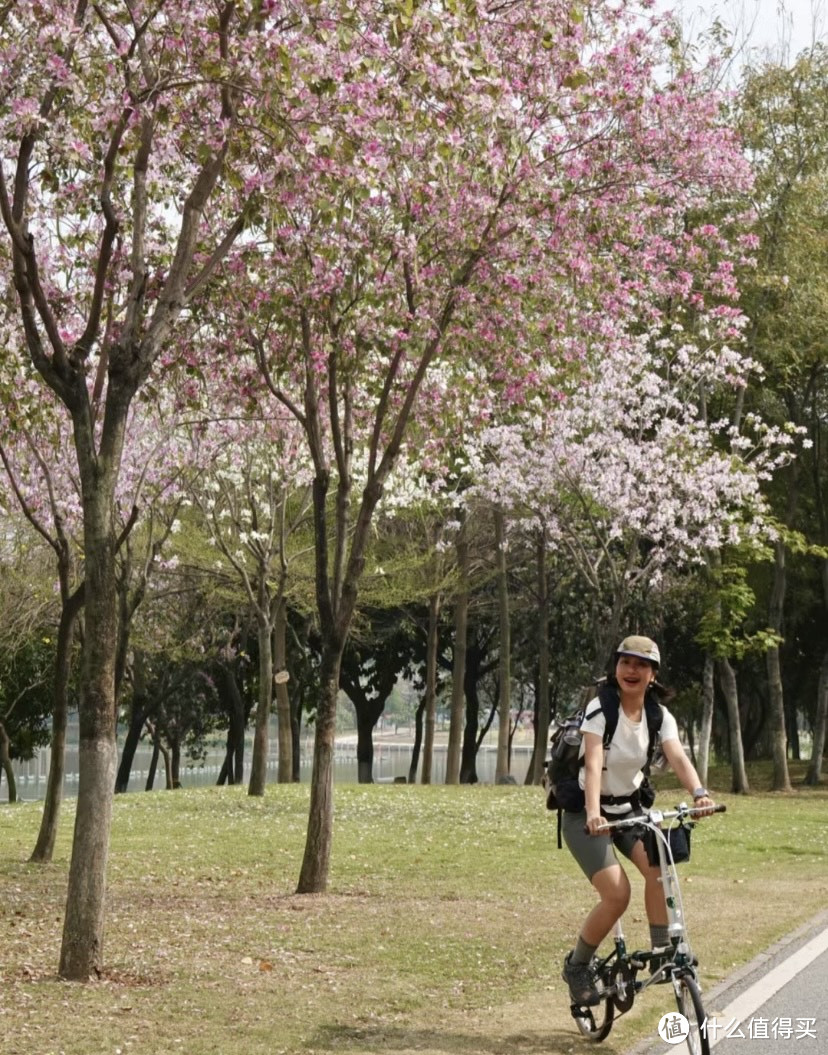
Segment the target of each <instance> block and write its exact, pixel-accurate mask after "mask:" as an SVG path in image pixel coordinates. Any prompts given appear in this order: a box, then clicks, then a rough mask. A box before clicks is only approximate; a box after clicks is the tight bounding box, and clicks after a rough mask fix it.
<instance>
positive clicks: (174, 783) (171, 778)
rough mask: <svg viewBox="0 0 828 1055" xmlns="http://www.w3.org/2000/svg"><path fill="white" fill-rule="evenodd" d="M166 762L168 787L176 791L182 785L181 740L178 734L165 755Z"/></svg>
mask: <svg viewBox="0 0 828 1055" xmlns="http://www.w3.org/2000/svg"><path fill="white" fill-rule="evenodd" d="M162 751H163V748H162ZM164 762H165V763H166V766H167V788H168V789H172V790H173V791H174V790H176V789H177V788H180V787H181V741H180V740H179V739H178V737H177V736H176V738H175V740H173V742H172V743H171V744H170V750H169V753H168V754H165V755H164Z"/></svg>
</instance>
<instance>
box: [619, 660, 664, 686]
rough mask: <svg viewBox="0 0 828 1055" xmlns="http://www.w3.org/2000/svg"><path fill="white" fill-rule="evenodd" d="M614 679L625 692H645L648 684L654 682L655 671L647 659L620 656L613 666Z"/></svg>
mask: <svg viewBox="0 0 828 1055" xmlns="http://www.w3.org/2000/svg"><path fill="white" fill-rule="evenodd" d="M615 677H616V679H617V681H618V684H619V685H620V686H621V688H622V689H624V690H625V691H626V692H636V693H637V692H646V690H647V688H648V687H649V685H650V683H651V682H653V681H655V670H654V669H653V665H652V663H650V661H649V660H647V659H640V658H639V657H638V656H623V655H622V656H619V657H618V662H617V663H616V664H615Z"/></svg>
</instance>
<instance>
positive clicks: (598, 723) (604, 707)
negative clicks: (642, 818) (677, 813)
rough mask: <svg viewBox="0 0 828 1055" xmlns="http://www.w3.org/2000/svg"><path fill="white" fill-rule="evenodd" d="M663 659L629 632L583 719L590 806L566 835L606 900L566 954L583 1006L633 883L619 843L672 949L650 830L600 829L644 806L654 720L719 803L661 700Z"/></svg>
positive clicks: (653, 928)
mask: <svg viewBox="0 0 828 1055" xmlns="http://www.w3.org/2000/svg"><path fill="white" fill-rule="evenodd" d="M660 662H661V656H660V654H659V650H658V646H657V645H656V643H655V642H654V641H652V640H651V639H650V638H648V637H639V636H633V637H627V638H625V639H624V640H623V641H622V642H621V644H620V645H619V646H618V649H617V651H616V653H615V656H614V674H613V676H611V677H610V678H608V679H607V683H606V685H605V686H604V687H603V688H602V690H601V693H600V694H599V696H597V697H596V698H595V699H594V700H592V701H591V702H590V703H589V704H587V707H586V709H585V713H584V720H583V723H582V724H581V733H582V738H581V757H582V760H583V765H582V766H581V767H580V773H579V784H580V787H581V788H582V789H583V792H584V802H585V805H584V809H582V810H580V811H578V812H575V811H566V812H565V813H564V814H563V837H564V840H565V842H566V845H567V846H568V847H569V850H570V852H571V853H572V856H573V857H574V858H575V860H576V861H577V862H578V864H579V865H580V866H581V868H582V870H583V871H584V873H585V874H586V876H587V878H588V879H589V880H590V882H591V883H592V885H593V886H594V887H595V890H596V892H597V894H598V897H599V899H600V900H599V902H598V904H597V905H596V906H595V907H594V908H593V909H592V911H591V912H590V913H589V915H588V916H587V918H586V920H585V922H584V924H583V926H582V927H581V931H580V934H579V935H578V941H577V944H576V945H575V948H574V949H573V950H572V951H571V952H569V953H568V954H567V956H566V958H565V960H564V969H563V979H564V981H565V982H566V983H567V984H568V986H569V991H570V994H571V996H572V1001H573V1003H575V1004H578V1005H581V1006H583V1005H587V1006H590V1005H594V1004H597V1003H598V1002H599V1001H600V995H599V992H598V989H597V988H596V986H595V979H594V977H593V974H592V971H591V968H590V963H591V961H592V957H593V955H594V954H595V951H596V950H597V948H598V946H599V945H600V944H601V942H602V941H603V940H604V938H605V937H606V936H607V935H608V934H609V932H610V931H611V930H612V928H613V926H614V924H615V922H616V920H618V919H620V918H621V916H622V915H623V914H624V911H625V910H626V908H627V905H628V904H629V901H630V882H629V879H628V878H627V875H626V873H625V872H624V869H623V868H622V867H621V865H620V863H619V861H618V858H617V856H616V853H615V850H616V849H618V850H620V851H621V853H622V854H623V855H624V856H625V857H627V858H629V860H630V861H632V863H633V864H634V865H635V866H636V868H638V870H639V871H640V872H641V874H642V875H643V876H644V884H645V885H644V904H645V908H646V911H647V919H648V921H649V924H650V942H651V945H652V949H653V951H654V952H656V953H658V952H661V951H662V950H664V951H666V949H667V947H668V935H667V906H666V904H665V901H664V893H663V890H662V887H661V883H660V882H659V879H660V875H661V873H660V870H659V868H658V866H657V865H651V864H650V861H649V859H648V856H647V851H646V847H645V844H644V841H643V837H644V831H643V830H642V831H641V832H639V831H638V830H637V829H635V828H633V829H625V830H622V831H620V832H618V833H616V834H613V835H609V834H607V832H606V831H604V832H601V831H600V829H601V828H602V827H605V825H606V823H607V821H606V818H610V819H618V818H619V817H622V816H626V815H629V814H630V813H631V812H632V811H635V812H639V813H640V812H641V805H642V794H643V793H644V791H645V788H642V785H643V784H644V780H645V773H644V772H643V770H644V769H645V768H646V767H647V764H648V754H651V752H652V744H651V735H652V732H651V725H652V726H654V727H656V728H657V730H658V731H657V733H656V735H655V740H656V743H657V745H658V746H660V748H661V751H662V752H663V755H664V758H665V760H666V762H667V763H668V764H669V766H670V768H671V769H672V770H673V772H674V773H675V774H676V776H677V777H678V779H679V781H680V783H681V784H682V786H683V787H684V788H686V789H687V791H688V793H689V794H690V795H692V796H693V803H694V805H695V806H697V807H710V810H711V812H712V809H713V807H714V802H713V800H712V799H711V798H710V796H709V795H708V793H707V789H706V788H704V787H703V786H702V783H701V780H700V779H699V775H698V773H697V772H696V769H695V767H694V766H693V764H692V762H691V761H690V759H689V758H688V757H687V755H686V753H685V751H684V748H683V747H682V745H681V741H680V740H679V734H678V727H677V725H676V720H675V718H674V717H673V716H672V714H670V712H669V711H668V710H667V708H666V707H664V705H663V704H662V703H661V700H662V699H663V698H665V696H667V692H666V690H665V689H664V688H663V687H661V686H659V685H658V684H657V683H656V674H657V672H658V668H659V664H660ZM613 707H615V708H616V709H617V725H616V727H615V731H614V732H613V734H612V737H611V739H610V740H609V743H608V745H607V747H606V749H605V747H604V740H605V733H606V731H607V728H606V727H607V712H608V710H610V709H611V708H613ZM612 713H616V712H612ZM653 715H654V717H653ZM644 804H645V805H647V804H648V803H647V802H646V801H645V802H644ZM658 966H659V962H658V960H657V959H655V960H653V961H652V962H651V970H657V969H658Z"/></svg>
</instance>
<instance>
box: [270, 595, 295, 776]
mask: <svg viewBox="0 0 828 1055" xmlns="http://www.w3.org/2000/svg"><path fill="white" fill-rule="evenodd" d="M286 635H287V601H286V600H285V598H284V596H282V594H281V593H280V595H279V596H278V597H277V599H276V604H275V612H274V619H273V664H274V668H275V674H274V680H275V682H276V718H277V722H278V729H279V768H278V771H277V778H276V779H277V781H278V782H279V783H280V784H290V783H291V781H292V780H293V728H292V722H291V713H290V695H289V692H288V683H287V681H284V680H283V678H284V676H285V675H287V646H286V643H285V638H286Z"/></svg>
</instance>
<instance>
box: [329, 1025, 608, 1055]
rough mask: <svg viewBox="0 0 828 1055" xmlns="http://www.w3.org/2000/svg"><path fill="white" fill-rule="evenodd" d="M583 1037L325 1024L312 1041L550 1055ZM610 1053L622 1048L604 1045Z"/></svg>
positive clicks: (377, 1048)
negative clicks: (495, 1035)
mask: <svg viewBox="0 0 828 1055" xmlns="http://www.w3.org/2000/svg"><path fill="white" fill-rule="evenodd" d="M578 1039H579V1037H578V1033H577V1031H576V1030H575V1027H574V1026H573V1028H572V1030H569V1031H567V1030H562V1029H552V1030H542V1031H541V1030H524V1031H522V1032H520V1033H511V1034H508V1035H500V1036H497V1037H487V1036H486V1035H485V1033H477V1032H474V1033H457V1032H451V1031H446V1030H441V1029H439V1028H438V1029H417V1028H413V1029H406V1028H404V1027H393V1026H391V1027H389V1026H334V1025H330V1026H322V1027H320V1029H318V1030H317V1031H316V1033H315V1034H314V1036H313V1038H312V1039H311V1040H310V1041H309V1043H308V1047H310V1048H311V1049H316V1048H322V1049H330V1050H332V1051H345V1052H353V1053H356V1052H359V1053H360V1055H362V1053H364V1055H368V1053H375V1055H386V1053H393V1052H401V1051H422V1052H432V1053H434V1055H438V1053H439V1055H466V1053H469V1055H471V1053H474V1055H550V1053H554V1052H561V1053H563V1052H571V1051H572V1049H573V1046H574V1044H576V1043H577V1041H578ZM601 1048H602V1051H603V1052H605V1053H606V1055H618V1052H620V1051H621V1050H622V1048H616V1047H614V1046H613V1044H612V1043H611V1042H610V1043H604V1044H602V1045H601Z"/></svg>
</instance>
